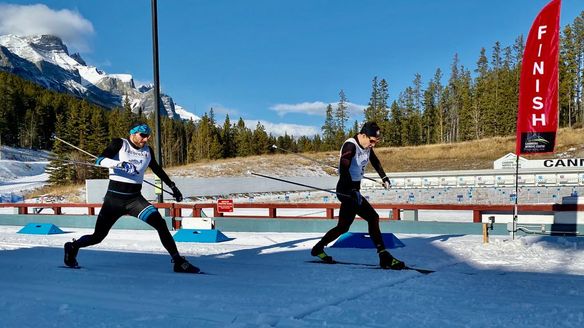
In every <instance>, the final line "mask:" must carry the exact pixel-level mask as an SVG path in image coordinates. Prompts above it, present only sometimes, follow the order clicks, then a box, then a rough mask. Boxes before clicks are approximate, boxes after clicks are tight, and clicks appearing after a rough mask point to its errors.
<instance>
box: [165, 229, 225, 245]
mask: <svg viewBox="0 0 584 328" xmlns="http://www.w3.org/2000/svg"><path fill="white" fill-rule="evenodd" d="M174 240H175V241H178V242H193V243H218V242H222V241H227V240H231V239H230V238H228V237H227V236H225V235H224V234H223V233H222V232H221V231H219V230H215V229H180V230H179V231H177V232H176V233H175V234H174Z"/></svg>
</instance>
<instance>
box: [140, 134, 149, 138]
mask: <svg viewBox="0 0 584 328" xmlns="http://www.w3.org/2000/svg"><path fill="white" fill-rule="evenodd" d="M140 137H142V138H144V139H146V138H148V137H150V135H149V134H146V133H140Z"/></svg>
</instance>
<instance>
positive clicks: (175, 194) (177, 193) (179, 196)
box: [170, 182, 183, 203]
mask: <svg viewBox="0 0 584 328" xmlns="http://www.w3.org/2000/svg"><path fill="white" fill-rule="evenodd" d="M170 189H172V196H173V197H174V199H176V201H177V202H179V203H180V202H182V200H183V195H182V193H181V192H180V190H178V188H177V187H176V185H175V184H174V182H173V183H172V184H171V185H170Z"/></svg>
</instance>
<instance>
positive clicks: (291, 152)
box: [270, 145, 385, 187]
mask: <svg viewBox="0 0 584 328" xmlns="http://www.w3.org/2000/svg"><path fill="white" fill-rule="evenodd" d="M270 148H271V149H280V150H281V151H284V152H287V153H290V154H293V155H296V156H299V157H302V158H304V159H307V160H309V161H313V162H315V163H318V164H320V165H323V166H328V167H332V168H333V169H335V170H338V168H337V167H335V166H332V165H330V164H327V163H323V162H320V161H318V160H316V159H314V158H310V157H308V156H304V155H302V154H298V153H295V152H293V151H289V150H286V149H284V148H282V147H278V146H276V145H272V146H270ZM363 179H367V180H371V181H373V182H376V183H378V184H381V185H382V186H383V187H385V186H384V185H383V183H381V182H379V181H377V180H375V179H373V178H370V177H366V176H363Z"/></svg>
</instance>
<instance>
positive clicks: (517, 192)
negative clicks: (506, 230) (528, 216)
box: [511, 154, 519, 240]
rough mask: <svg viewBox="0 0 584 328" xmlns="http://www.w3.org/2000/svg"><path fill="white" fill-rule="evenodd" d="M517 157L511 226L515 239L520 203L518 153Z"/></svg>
mask: <svg viewBox="0 0 584 328" xmlns="http://www.w3.org/2000/svg"><path fill="white" fill-rule="evenodd" d="M516 156H517V157H516V159H515V206H513V226H512V228H511V230H512V231H511V237H512V239H513V240H515V232H516V231H517V215H518V210H519V208H518V203H519V154H516Z"/></svg>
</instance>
